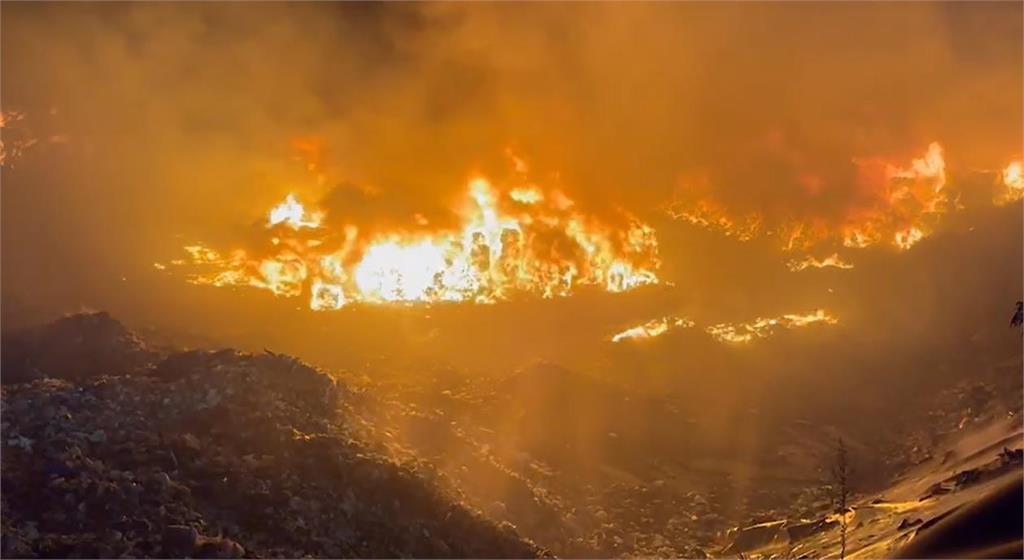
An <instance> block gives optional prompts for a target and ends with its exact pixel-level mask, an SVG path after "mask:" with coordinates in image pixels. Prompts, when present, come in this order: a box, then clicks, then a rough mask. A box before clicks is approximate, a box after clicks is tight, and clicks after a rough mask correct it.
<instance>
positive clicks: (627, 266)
mask: <svg viewBox="0 0 1024 560" xmlns="http://www.w3.org/2000/svg"><path fill="white" fill-rule="evenodd" d="M467 187H468V196H467V200H466V204H465V206H464V207H463V209H462V210H461V211H460V218H461V226H460V228H458V229H455V230H435V231H429V230H424V227H425V224H426V220H425V219H424V220H418V223H417V225H418V226H420V227H419V228H418V230H414V232H413V233H410V232H409V231H408V230H403V231H402V232H391V233H380V234H375V235H374V236H373V237H372V238H370V239H365V240H364V239H361V238H360V237H359V230H358V228H357V227H356V226H355V225H347V226H344V227H343V228H341V230H342V231H341V232H340V235H339V232H335V231H331V228H329V227H326V226H325V222H324V219H325V218H326V213H325V212H323V211H320V210H319V209H315V208H314V209H310V208H307V207H306V206H304V205H303V204H301V203H300V202H299V201H298V200H297V199H296V197H294V196H293V195H291V194H289V195H288V196H287V197H286V198H285V200H284V201H283V202H282V203H281V204H279V205H277V206H276V207H274V208H273V209H272V210H271V211H270V214H269V218H268V227H269V228H272V230H273V232H274V235H273V237H272V238H271V239H270V249H271V252H270V253H271V254H269V255H268V256H265V257H257V256H254V255H250V254H249V253H248V252H246V251H244V250H235V251H232V252H230V253H229V254H228V255H226V256H225V255H223V254H221V253H219V252H217V251H214V250H212V249H210V248H207V247H205V246H203V245H192V246H188V247H186V248H185V250H186V252H188V253H189V256H190V257H191V258H190V261H189V263H188V264H190V265H192V266H194V267H196V271H195V272H194V273H192V274H191V275H190V276H189V280H190V281H191V282H193V283H196V284H204V285H213V286H251V287H257V288H262V289H266V290H269V291H271V292H273V293H274V294H276V295H279V296H285V297H295V296H299V295H301V294H302V293H304V292H306V290H308V294H309V295H308V297H309V302H310V303H309V305H310V307H311V308H312V309H314V310H333V309H340V308H342V307H343V306H345V305H347V304H349V303H353V302H370V303H380V302H459V301H471V302H478V303H490V302H494V301H498V300H502V299H508V298H509V297H512V296H514V295H515V294H518V293H523V294H534V295H538V296H541V297H545V298H549V297H555V296H566V295H569V294H570V293H572V291H573V290H574V289H575V288H576V287H577V286H597V287H600V288H602V289H604V290H606V291H609V292H621V291H626V290H630V289H633V288H636V287H639V286H643V285H646V284H655V283H657V282H658V277H657V275H656V270H657V269H658V267H659V265H660V261H659V260H658V256H657V253H658V243H657V238H656V236H655V232H654V230H653V228H651V227H650V226H648V225H646V224H644V223H642V222H639V221H638V220H636V219H634V218H632V217H629V216H626V220H625V225H624V226H622V227H621V228H613V227H611V226H609V225H607V224H605V223H603V222H601V221H599V220H596V219H594V218H592V217H590V216H586V215H584V214H582V213H580V212H578V211H576V210H575V205H574V204H573V202H572V201H571V200H569V199H568V198H567V197H565V195H564V194H561V193H558V192H557V191H555V192H552V193H548V194H545V193H543V192H542V191H541V190H540V189H539V187H536V186H532V185H529V186H522V185H517V186H515V187H514V188H510V189H507V190H504V191H502V190H499V189H497V188H496V187H494V186H493V185H492V184H491V183H490V181H488V180H487V179H485V178H483V177H476V178H473V179H472V180H470V181H469V184H468V185H467ZM503 192H504V194H502V193H503ZM281 226H284V227H281ZM300 230H301V231H300Z"/></svg>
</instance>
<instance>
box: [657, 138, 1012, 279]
mask: <svg viewBox="0 0 1024 560" xmlns="http://www.w3.org/2000/svg"><path fill="white" fill-rule="evenodd" d="M852 163H853V165H854V166H855V168H856V172H857V176H858V178H859V179H858V181H859V183H858V185H859V186H858V190H859V194H860V195H861V196H862V201H860V202H858V203H856V204H853V205H851V207H850V208H848V209H846V210H845V211H844V213H843V215H842V217H841V219H839V220H838V221H836V220H834V219H824V218H815V217H808V218H789V219H782V220H779V219H775V220H770V219H769V218H768V217H766V216H765V215H763V214H761V213H760V212H750V213H742V212H735V211H733V210H731V209H730V208H727V207H726V206H725V205H724V204H723V203H721V202H720V201H719V200H718V199H717V198H716V197H715V196H714V195H713V194H708V193H705V192H704V191H705V190H706V189H701V188H700V186H699V185H696V186H695V185H687V184H684V185H682V187H681V189H680V190H679V191H678V192H677V196H676V198H675V199H673V200H672V201H671V202H670V203H669V204H668V205H667V206H666V212H667V213H668V214H669V216H671V217H672V218H674V219H677V220H683V221H686V222H689V223H691V224H694V225H697V226H700V227H703V228H706V229H710V230H714V231H719V232H721V233H723V234H725V235H727V236H730V237H733V238H735V239H738V240H740V241H748V240H750V239H754V238H757V237H765V236H770V237H773V238H775V239H776V240H777V242H778V245H779V247H780V248H781V249H782V250H783V251H804V252H806V251H810V250H812V249H814V248H817V247H837V248H838V247H843V248H846V249H861V248H865V247H870V246H875V245H884V246H890V247H892V248H893V249H895V250H898V251H904V250H907V249H910V248H911V247H913V246H914V245H916V244H917V243H918V242H920V241H921V240H922V239H924V238H926V237H928V236H929V235H931V234H933V233H934V232H935V231H936V228H937V226H938V225H939V222H940V221H941V219H942V216H943V215H944V214H946V213H948V212H950V211H953V210H957V209H959V208H961V206H960V203H959V195H960V194H961V192H960V191H959V190H956V189H951V188H950V184H949V178H948V176H947V169H946V160H945V155H944V152H943V148H942V146H941V145H940V144H939V143H938V142H932V143H931V144H930V145H929V146H928V149H927V150H926V151H925V153H924V154H922V155H921V157H919V158H915V159H913V160H912V161H911V162H910V163H909V165H898V164H893V163H891V162H888V161H885V160H882V159H880V158H868V159H854V160H853V162H852ZM1021 168H1022V166H1021V163H1020V162H1013V163H1011V164H1009V165H1008V166H1007V167H1006V168H1005V169H1003V170H1002V171H1001V172H1000V173H998V174H997V175H998V176H997V177H996V179H995V181H994V183H995V194H994V195H993V197H992V200H993V202H994V203H995V204H997V205H1002V204H1007V203H1010V202H1014V201H1016V200H1019V199H1020V198H1022V197H1024V180H1022V178H1021V177H1022V172H1021ZM989 173H990V172H989ZM811 180H812V179H811V178H808V179H807V181H811ZM805 186H806V187H807V188H808V190H813V191H815V192H817V191H820V189H822V188H824V186H823V185H821V184H819V183H818V182H815V183H814V184H813V185H805ZM811 187H813V188H811ZM787 265H788V266H789V268H790V269H791V270H793V271H799V270H804V269H806V268H809V267H813V268H824V267H834V268H851V267H852V264H850V263H848V262H846V261H844V260H843V259H842V257H841V256H840V255H839V254H838V253H832V254H831V255H830V256H828V257H826V258H824V259H816V258H814V257H810V256H808V257H804V258H801V259H793V260H791V261H789V263H787Z"/></svg>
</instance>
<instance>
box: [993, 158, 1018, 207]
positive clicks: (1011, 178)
mask: <svg viewBox="0 0 1024 560" xmlns="http://www.w3.org/2000/svg"><path fill="white" fill-rule="evenodd" d="M1002 180H1003V186H1004V187H1006V189H1005V190H1004V191H1003V192H1001V193H1000V194H999V195H998V196H997V197H996V201H995V202H996V204H1008V203H1010V202H1015V201H1018V200H1020V199H1021V198H1024V164H1022V163H1021V162H1019V161H1015V162H1013V163H1011V164H1010V165H1007V166H1006V168H1005V169H1003V173H1002Z"/></svg>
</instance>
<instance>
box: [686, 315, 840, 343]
mask: <svg viewBox="0 0 1024 560" xmlns="http://www.w3.org/2000/svg"><path fill="white" fill-rule="evenodd" d="M838 322H839V320H838V319H836V318H835V317H833V316H831V315H829V314H828V313H826V312H825V311H824V310H822V309H818V310H817V311H815V312H814V313H808V314H806V315H797V314H790V315H783V316H781V317H771V318H760V317H759V318H757V319H755V320H754V321H752V322H750V323H720V324H718V325H712V326H710V327H707V328H706V329H704V330H705V331H706V332H707V333H708V334H710V335H711V336H712V337H713V338H714V339H715V340H717V341H719V342H732V343H745V342H750V341H752V340H754V339H755V338H767V337H769V336H771V335H772V334H774V333H775V331H776V330H778V329H779V328H784V329H793V328H797V327H804V326H807V325H811V324H814V323H824V324H826V325H834V324H836V323H838Z"/></svg>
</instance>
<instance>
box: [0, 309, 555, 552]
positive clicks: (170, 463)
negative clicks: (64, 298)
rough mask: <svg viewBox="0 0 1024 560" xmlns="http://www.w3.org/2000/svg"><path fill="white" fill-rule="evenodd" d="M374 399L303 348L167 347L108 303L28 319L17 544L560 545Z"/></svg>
mask: <svg viewBox="0 0 1024 560" xmlns="http://www.w3.org/2000/svg"><path fill="white" fill-rule="evenodd" d="M90 349H95V350H96V351H95V353H93V352H90ZM8 351H10V352H11V354H8ZM360 398H361V396H360V395H359V394H358V393H356V392H353V391H350V390H349V389H348V388H347V387H346V386H345V385H344V384H342V383H340V382H338V381H337V380H336V379H333V378H332V377H331V376H329V375H327V374H325V373H323V372H321V371H318V370H316V369H314V368H311V367H309V366H307V365H305V364H303V363H301V362H299V361H297V360H295V359H293V358H289V357H287V356H281V355H276V354H272V353H266V354H262V355H252V354H244V353H239V352H236V351H233V350H223V351H187V352H172V353H162V352H157V351H154V350H151V349H149V348H147V347H146V345H145V344H144V343H143V342H142V341H140V340H139V339H138V338H137V337H135V336H134V335H132V334H131V333H130V332H129V331H127V329H125V328H124V327H123V326H121V325H120V324H119V323H117V321H114V320H113V319H111V318H110V317H109V316H107V315H105V314H93V315H85V316H82V315H78V316H72V317H67V318H65V319H62V320H60V321H58V322H57V323H54V324H52V325H49V326H47V327H44V328H41V329H36V330H34V331H32V332H30V333H21V334H18V335H16V336H15V337H12V338H9V339H8V340H5V341H4V368H3V387H2V426H0V428H2V436H3V456H2V461H3V469H2V483H3V493H2V496H0V507H2V511H0V513H2V541H3V542H2V549H0V554H2V555H3V556H4V557H32V556H50V557H83V556H101V557H119V556H126V555H127V556H136V557H147V556H158V557H185V556H190V557H213V558H234V557H242V556H248V557H281V556H284V557H303V556H314V557H316V556H328V557H348V556H355V557H381V556H386V557H399V556H402V557H408V556H415V557H466V556H469V557H484V556H486V557H535V556H538V555H542V554H543V551H542V550H539V549H538V548H537V547H536V546H534V545H533V544H532V543H530V542H528V541H526V540H524V539H523V538H521V537H520V536H519V535H518V534H516V532H515V531H514V529H513V528H511V527H510V526H507V525H505V526H496V525H495V524H494V523H492V522H490V521H488V520H487V519H485V518H484V517H482V516H481V515H480V514H479V513H476V512H473V511H471V510H470V509H468V508H466V507H464V506H463V505H461V504H460V502H459V500H458V497H457V496H453V494H452V493H451V492H447V491H445V490H444V489H445V488H447V486H446V484H445V483H444V482H443V481H441V480H438V479H437V475H436V474H435V473H434V471H433V470H432V469H430V468H429V467H427V466H425V465H423V464H421V463H417V462H415V461H409V462H405V463H398V462H396V461H395V460H394V459H392V458H390V457H389V456H388V455H387V454H386V453H385V451H384V450H383V449H381V448H380V447H379V446H377V445H375V444H374V443H373V442H371V441H370V440H369V438H367V437H366V435H367V434H368V433H372V431H373V429H374V428H373V426H372V425H368V424H367V422H365V421H364V420H362V419H361V418H360V416H359V415H358V413H357V412H356V410H357V403H358V401H359V399H360Z"/></svg>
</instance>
